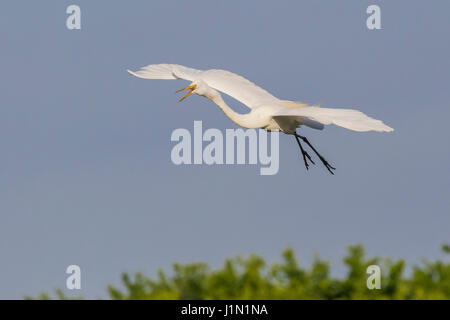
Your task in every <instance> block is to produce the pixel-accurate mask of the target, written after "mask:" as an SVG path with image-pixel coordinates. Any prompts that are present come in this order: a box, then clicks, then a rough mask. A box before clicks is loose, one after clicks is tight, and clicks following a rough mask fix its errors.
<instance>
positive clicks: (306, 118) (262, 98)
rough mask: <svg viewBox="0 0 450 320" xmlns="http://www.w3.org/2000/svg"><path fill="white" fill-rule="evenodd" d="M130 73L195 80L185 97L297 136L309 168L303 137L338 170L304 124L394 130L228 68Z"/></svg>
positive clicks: (171, 67) (243, 122) (248, 123)
mask: <svg viewBox="0 0 450 320" xmlns="http://www.w3.org/2000/svg"><path fill="white" fill-rule="evenodd" d="M128 72H129V73H131V74H132V75H134V76H136V77H139V78H143V79H167V80H170V79H184V80H188V81H191V82H192V83H191V85H189V86H187V87H186V88H184V89H182V90H180V91H184V90H189V92H188V93H187V94H186V95H185V96H184V97H183V98H182V99H181V100H183V99H184V98H186V97H187V96H189V95H190V94H192V93H195V94H198V95H200V96H204V97H206V98H208V99H210V100H211V101H213V102H214V103H215V104H216V105H217V106H219V108H220V109H222V111H223V112H224V113H225V114H226V115H227V116H228V117H229V118H230V119H231V120H232V121H233V122H234V123H236V124H237V125H239V126H241V127H244V128H262V129H266V130H269V131H272V130H279V131H282V132H284V133H286V134H292V135H295V137H296V139H297V142H298V144H299V147H300V149H301V151H302V155H303V159H304V160H305V165H306V167H307V168H308V164H307V161H306V158H309V160H310V161H311V162H312V163H314V162H313V161H312V160H311V158H310V157H309V155H308V154H307V152H305V151H304V150H303V148H302V146H301V144H300V140H299V138H301V139H302V140H303V141H304V142H306V143H307V144H308V145H309V146H310V147H311V148H312V149H313V150H314V152H315V153H316V154H317V155H318V156H319V158H320V159H321V160H322V162H323V163H324V164H325V166H326V167H327V169H328V170H329V171H330V172H331V173H333V172H332V171H331V170H330V169H334V168H333V167H331V166H330V165H329V164H328V162H326V160H325V159H323V157H322V156H320V155H319V154H318V153H317V151H316V150H315V149H314V148H313V147H312V146H311V145H310V143H309V141H307V139H306V138H305V137H302V136H300V135H298V134H297V132H296V129H297V128H298V127H300V126H302V125H304V126H308V127H311V128H314V129H319V130H322V129H323V127H324V125H329V124H334V125H337V126H340V127H343V128H346V129H349V130H353V131H378V132H390V131H393V130H394V129H392V128H391V127H389V126H387V125H385V124H384V123H383V122H382V121H380V120H376V119H373V118H371V117H369V116H367V115H365V114H364V113H362V112H361V111H358V110H353V109H339V108H322V107H319V106H309V105H306V104H303V103H299V102H294V101H289V100H280V99H278V98H276V97H274V96H273V95H272V94H270V93H269V92H267V91H266V90H264V89H262V88H261V87H258V86H257V85H255V84H254V83H252V82H251V81H249V80H247V79H245V78H244V77H242V76H240V75H237V74H235V73H232V72H229V71H226V70H216V69H212V70H206V71H202V70H197V69H193V68H188V67H185V66H181V65H177V64H152V65H148V66H146V67H143V68H142V69H140V70H139V71H137V72H133V71H130V70H128ZM217 90H218V91H221V92H223V93H225V94H227V95H229V96H231V97H233V98H235V99H236V100H238V101H240V102H242V103H243V104H244V105H246V106H247V107H249V108H250V109H251V111H250V112H249V113H247V114H239V113H237V112H235V111H234V110H232V109H231V108H230V107H229V106H228V105H227V104H226V103H225V102H224V101H223V99H222V97H221V95H220V93H219V92H218V91H217ZM181 100H180V101H181Z"/></svg>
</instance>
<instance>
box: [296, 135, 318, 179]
mask: <svg viewBox="0 0 450 320" xmlns="http://www.w3.org/2000/svg"><path fill="white" fill-rule="evenodd" d="M295 139H296V140H297V143H298V146H299V147H300V151H301V152H302V156H303V161H304V162H305V167H306V170H308V169H309V164H308V161H306V157H308V159H309V161H311V163H312V164H315V163H314V161H312V159H311V157H310V155H309V154H308V152H306V151H305V150H303V147H302V144H301V143H300V140H299V139H298V136H297V134H295Z"/></svg>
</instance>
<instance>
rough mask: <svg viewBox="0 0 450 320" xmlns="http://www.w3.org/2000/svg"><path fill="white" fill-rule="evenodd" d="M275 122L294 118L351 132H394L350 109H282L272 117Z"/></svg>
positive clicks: (377, 121) (381, 123)
mask: <svg viewBox="0 0 450 320" xmlns="http://www.w3.org/2000/svg"><path fill="white" fill-rule="evenodd" d="M273 117H274V119H275V121H277V118H278V119H280V120H281V119H282V118H285V117H296V118H297V119H303V120H304V122H305V123H304V124H305V125H308V124H307V123H306V121H305V120H310V121H314V122H318V123H321V124H324V125H326V124H335V125H337V126H340V127H344V128H346V129H349V130H353V131H371V130H373V131H378V132H383V131H385V132H390V131H394V129H392V128H391V127H389V126H387V125H385V124H384V123H383V122H382V121H380V120H376V119H373V118H371V117H369V116H367V115H365V114H364V113H362V112H361V111H358V110H352V109H334V108H333V109H331V108H321V107H305V108H294V109H283V110H280V111H278V112H277V113H275V114H274V115H273Z"/></svg>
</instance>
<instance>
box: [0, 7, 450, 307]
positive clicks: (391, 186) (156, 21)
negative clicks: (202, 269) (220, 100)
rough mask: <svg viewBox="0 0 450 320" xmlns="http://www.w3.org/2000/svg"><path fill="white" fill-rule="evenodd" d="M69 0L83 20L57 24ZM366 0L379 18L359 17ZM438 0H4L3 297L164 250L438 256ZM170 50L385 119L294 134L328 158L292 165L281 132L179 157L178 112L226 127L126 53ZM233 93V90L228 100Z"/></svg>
mask: <svg viewBox="0 0 450 320" xmlns="http://www.w3.org/2000/svg"><path fill="white" fill-rule="evenodd" d="M70 4H77V5H80V7H81V10H82V30H80V31H69V30H67V29H66V26H65V20H66V17H67V15H66V13H65V11H66V8H67V6H69V5H70ZM370 4H379V5H380V7H381V10H382V30H377V31H369V30H368V29H367V28H366V26H365V20H366V17H367V15H366V13H365V11H366V8H367V6H369V5H370ZM449 10H450V3H449V2H448V1H435V2H433V5H430V4H429V3H427V2H426V1H411V0H409V1H406V0H398V1H395V2H393V1H345V2H343V1H331V0H327V1H326V0H322V1H320V2H319V1H313V0H304V1H295V2H294V1H276V2H274V1H258V3H257V4H256V2H253V1H185V2H182V3H180V1H151V2H150V1H135V2H133V4H130V3H125V2H118V1H117V2H112V1H105V0H102V1H39V2H37V1H36V2H29V1H23V0H20V1H10V0H8V1H3V2H2V10H1V11H0V40H1V44H2V45H1V47H2V48H1V55H0V56H1V59H0V64H1V70H2V72H1V73H0V85H1V88H2V90H1V94H0V148H1V150H2V152H1V155H0V177H1V179H0V213H1V218H2V223H1V224H0V261H1V264H0V271H1V272H0V298H14V299H16V298H21V297H23V295H24V294H29V295H36V294H38V293H39V292H42V291H47V292H49V291H52V290H53V289H55V288H64V286H65V279H66V274H65V269H66V267H67V266H68V265H70V264H77V265H79V266H80V267H81V269H82V290H81V291H80V292H77V293H76V294H80V295H83V296H85V297H88V298H95V297H99V296H101V297H105V296H106V292H105V287H106V284H107V283H113V284H119V282H120V281H119V280H120V277H119V276H120V273H121V272H122V271H128V272H136V271H143V272H145V273H146V274H148V275H153V274H155V271H156V269H157V268H159V267H161V268H164V269H169V268H170V266H171V264H172V263H173V262H181V263H188V262H194V261H206V262H209V263H211V264H212V265H213V266H219V265H220V264H221V262H222V261H223V259H224V258H226V257H229V256H232V255H236V254H243V255H246V254H249V253H252V252H255V253H259V254H261V255H263V256H264V257H266V258H267V259H268V260H269V261H274V260H276V259H278V258H279V255H280V251H281V250H282V249H283V248H285V247H287V246H291V247H293V248H294V249H296V251H297V253H298V255H299V257H300V260H301V263H302V264H303V265H304V266H305V265H308V264H309V263H310V262H311V260H312V258H313V254H314V253H315V252H318V253H319V254H320V256H321V257H323V258H325V259H328V260H330V261H331V262H332V263H333V273H334V274H336V275H342V274H343V272H344V269H343V267H342V265H341V264H340V262H339V260H340V258H341V257H342V256H343V255H344V253H345V252H346V247H347V246H348V245H350V244H356V243H362V244H364V245H365V246H366V248H367V251H368V253H369V254H370V255H382V256H389V257H392V258H406V259H407V260H408V261H409V262H410V263H419V262H420V261H421V259H422V258H428V259H435V258H443V257H442V255H441V254H440V245H441V244H443V243H445V242H448V241H449V232H448V231H449V225H450V217H449V214H448V211H449V207H450V198H449V194H450V171H449V162H450V150H449V147H448V145H449V142H448V140H449V138H450V129H449V128H448V125H447V121H448V119H449V118H450V108H449V101H450V90H448V87H449V80H450V73H449V70H450V61H449V58H448V57H449V56H450V42H449V41H448V30H449V29H450V21H449V20H448V12H449ZM164 62H167V63H177V64H183V65H187V66H190V67H195V68H199V69H208V68H223V69H227V70H231V71H234V72H236V73H239V74H241V75H243V76H245V77H247V78H249V79H250V80H252V81H253V82H255V83H256V84H258V85H260V86H262V87H263V88H265V89H267V90H268V91H270V92H271V93H273V94H274V95H275V96H277V97H279V98H283V99H291V100H299V101H304V102H308V103H320V104H321V105H322V106H325V107H351V108H357V109H359V110H361V111H363V112H365V113H366V114H368V115H370V116H373V117H375V118H378V119H381V120H383V121H384V122H385V123H386V124H388V125H390V126H392V127H393V128H395V130H396V131H395V132H393V133H389V134H380V133H356V132H351V131H347V130H345V129H342V128H337V127H327V128H326V130H324V131H322V132H317V131H313V130H305V131H304V133H305V135H307V136H308V137H309V138H310V140H311V141H312V142H313V144H315V145H316V146H317V147H318V149H319V151H322V153H323V154H324V155H325V156H326V157H327V159H329V160H330V162H331V163H332V164H334V165H335V166H336V167H337V168H338V170H337V174H336V176H331V175H329V174H328V173H327V171H326V170H325V169H324V168H323V167H321V166H316V167H313V168H311V170H310V171H309V172H307V171H306V170H305V169H304V166H303V163H302V159H301V157H300V155H299V152H298V147H297V146H296V144H295V141H294V140H293V138H292V137H290V136H283V135H281V136H280V171H279V173H278V174H277V175H275V176H260V175H259V167H257V166H206V165H205V166H179V167H177V166H174V165H173V164H172V162H171V161H170V151H171V149H172V147H173V145H174V143H173V142H171V141H170V135H171V133H172V131H173V130H174V129H176V128H188V129H191V128H192V127H193V122H194V120H202V121H203V125H204V126H205V127H210V128H219V129H221V130H225V129H226V128H235V125H234V124H233V123H232V122H231V121H230V120H229V119H227V118H226V117H225V115H223V113H222V112H221V111H220V110H219V109H218V108H217V107H216V106H215V105H214V104H212V103H211V102H210V101H207V100H206V99H204V98H201V97H197V96H196V97H192V98H189V99H187V100H186V101H185V102H184V103H183V104H178V103H177V96H176V95H174V91H175V90H177V89H180V88H182V87H183V86H185V82H182V81H144V80H140V79H137V78H133V77H131V76H130V75H129V74H127V73H126V72H125V70H126V69H128V68H131V69H137V68H139V67H141V66H144V65H147V64H151V63H164ZM227 101H228V102H229V103H230V104H231V106H232V107H234V108H235V109H236V110H238V111H243V110H245V109H243V108H242V106H241V105H239V103H237V102H236V101H234V100H231V99H228V100H227Z"/></svg>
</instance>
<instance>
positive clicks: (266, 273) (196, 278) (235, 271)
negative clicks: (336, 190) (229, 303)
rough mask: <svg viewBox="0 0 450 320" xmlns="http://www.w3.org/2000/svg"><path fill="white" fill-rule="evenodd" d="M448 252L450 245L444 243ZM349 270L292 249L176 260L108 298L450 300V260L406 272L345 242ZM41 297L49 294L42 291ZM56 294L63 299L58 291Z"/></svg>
mask: <svg viewBox="0 0 450 320" xmlns="http://www.w3.org/2000/svg"><path fill="white" fill-rule="evenodd" d="M443 251H444V252H446V253H450V246H448V245H447V246H443ZM343 262H344V264H345V266H346V267H347V275H346V277H345V278H343V279H339V278H333V277H331V276H330V266H329V263H328V262H326V261H323V260H321V259H319V258H316V259H315V260H314V262H313V263H312V265H311V266H310V268H309V269H304V268H302V267H300V265H299V263H298V260H297V258H296V257H295V254H294V251H293V250H292V249H286V250H285V251H284V252H283V253H282V261H281V263H274V264H271V265H268V264H267V263H266V262H265V261H264V259H263V258H261V257H259V256H257V255H250V256H249V257H248V258H246V259H244V258H242V257H236V258H232V259H227V260H226V261H225V263H224V265H223V267H222V268H220V269H218V270H213V269H211V268H210V267H209V266H208V265H207V264H205V263H193V264H187V265H181V264H175V265H174V267H173V273H172V274H171V275H167V274H166V273H165V272H164V271H162V270H159V272H158V276H157V277H156V279H151V278H148V277H146V276H144V275H143V274H141V273H137V274H136V275H135V276H134V277H130V276H129V275H128V274H123V275H122V283H123V287H124V288H123V289H118V288H116V287H113V286H109V287H108V293H109V297H110V298H111V299H121V300H123V299H199V300H201V299H450V264H449V263H444V262H442V261H436V262H428V261H424V262H423V265H421V266H414V267H413V269H412V272H410V276H409V277H405V276H404V271H405V263H404V261H402V260H400V261H392V260H390V259H380V258H371V259H367V258H366V257H365V254H364V248H363V247H362V246H351V247H349V252H348V255H347V256H346V257H345V258H344V259H343ZM373 264H376V265H379V266H380V268H381V271H382V276H381V289H379V290H378V289H373V290H369V289H368V288H367V285H366V282H367V278H368V276H369V275H368V274H367V273H366V270H367V267H368V266H369V265H373ZM38 298H39V299H49V298H50V297H49V296H48V295H41V296H39V297H38ZM57 298H59V299H64V298H66V297H65V296H64V294H63V293H62V292H61V291H58V292H57Z"/></svg>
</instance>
